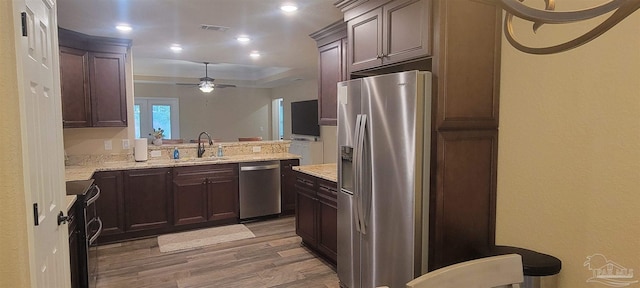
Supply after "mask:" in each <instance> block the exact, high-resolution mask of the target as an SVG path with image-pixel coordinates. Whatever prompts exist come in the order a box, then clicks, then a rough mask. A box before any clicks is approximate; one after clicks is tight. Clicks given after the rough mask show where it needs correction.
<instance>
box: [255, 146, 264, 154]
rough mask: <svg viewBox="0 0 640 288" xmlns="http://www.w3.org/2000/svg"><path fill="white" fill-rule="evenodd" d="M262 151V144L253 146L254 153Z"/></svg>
mask: <svg viewBox="0 0 640 288" xmlns="http://www.w3.org/2000/svg"><path fill="white" fill-rule="evenodd" d="M260 151H262V147H260V146H253V153H258V152H260Z"/></svg>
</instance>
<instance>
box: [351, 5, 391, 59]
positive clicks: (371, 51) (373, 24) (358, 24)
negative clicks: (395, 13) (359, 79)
mask: <svg viewBox="0 0 640 288" xmlns="http://www.w3.org/2000/svg"><path fill="white" fill-rule="evenodd" d="M347 35H348V39H349V43H348V47H349V55H348V57H347V58H348V60H349V66H350V69H349V70H350V71H351V72H354V71H360V70H364V69H369V68H373V67H378V66H380V65H382V9H374V10H372V11H370V12H368V13H365V14H362V15H360V16H358V17H356V18H353V19H351V20H349V22H347Z"/></svg>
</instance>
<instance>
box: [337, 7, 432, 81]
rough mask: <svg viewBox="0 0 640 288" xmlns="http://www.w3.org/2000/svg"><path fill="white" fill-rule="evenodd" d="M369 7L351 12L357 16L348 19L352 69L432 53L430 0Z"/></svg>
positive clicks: (349, 58) (380, 64)
mask: <svg viewBox="0 0 640 288" xmlns="http://www.w3.org/2000/svg"><path fill="white" fill-rule="evenodd" d="M378 2H379V1H378ZM370 8H372V7H371V6H370V5H362V6H360V7H356V8H354V9H353V10H352V11H350V12H349V13H350V14H351V15H357V16H355V17H353V18H350V19H348V21H347V34H348V44H349V45H348V49H347V50H348V56H347V59H348V63H349V71H351V72H355V71H361V70H366V69H372V68H377V67H380V66H386V65H390V64H396V63H400V62H404V61H407V60H412V59H416V58H421V57H427V56H430V54H431V25H430V24H431V1H430V0H396V1H391V2H389V3H387V4H384V5H382V6H380V7H377V8H375V9H373V10H368V9H370ZM358 14H359V15H358Z"/></svg>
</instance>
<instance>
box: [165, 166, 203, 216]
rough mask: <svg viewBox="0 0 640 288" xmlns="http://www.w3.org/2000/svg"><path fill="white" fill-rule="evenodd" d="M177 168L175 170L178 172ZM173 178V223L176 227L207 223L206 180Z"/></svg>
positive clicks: (196, 177) (200, 178)
mask: <svg viewBox="0 0 640 288" xmlns="http://www.w3.org/2000/svg"><path fill="white" fill-rule="evenodd" d="M178 169H179V168H176V170H178ZM174 172H175V173H174V174H175V177H174V178H173V223H174V225H176V226H179V225H185V224H192V223H201V222H206V221H207V178H206V177H202V176H192V177H189V176H177V175H178V172H177V171H174Z"/></svg>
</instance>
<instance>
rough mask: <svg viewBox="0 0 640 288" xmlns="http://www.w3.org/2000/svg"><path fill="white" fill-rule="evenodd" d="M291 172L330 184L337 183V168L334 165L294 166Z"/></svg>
mask: <svg viewBox="0 0 640 288" xmlns="http://www.w3.org/2000/svg"><path fill="white" fill-rule="evenodd" d="M293 170H296V171H300V172H302V173H305V174H309V175H311V176H315V177H318V178H322V179H325V180H328V181H332V182H338V166H337V164H336V163H327V164H316V165H303V166H294V167H293Z"/></svg>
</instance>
